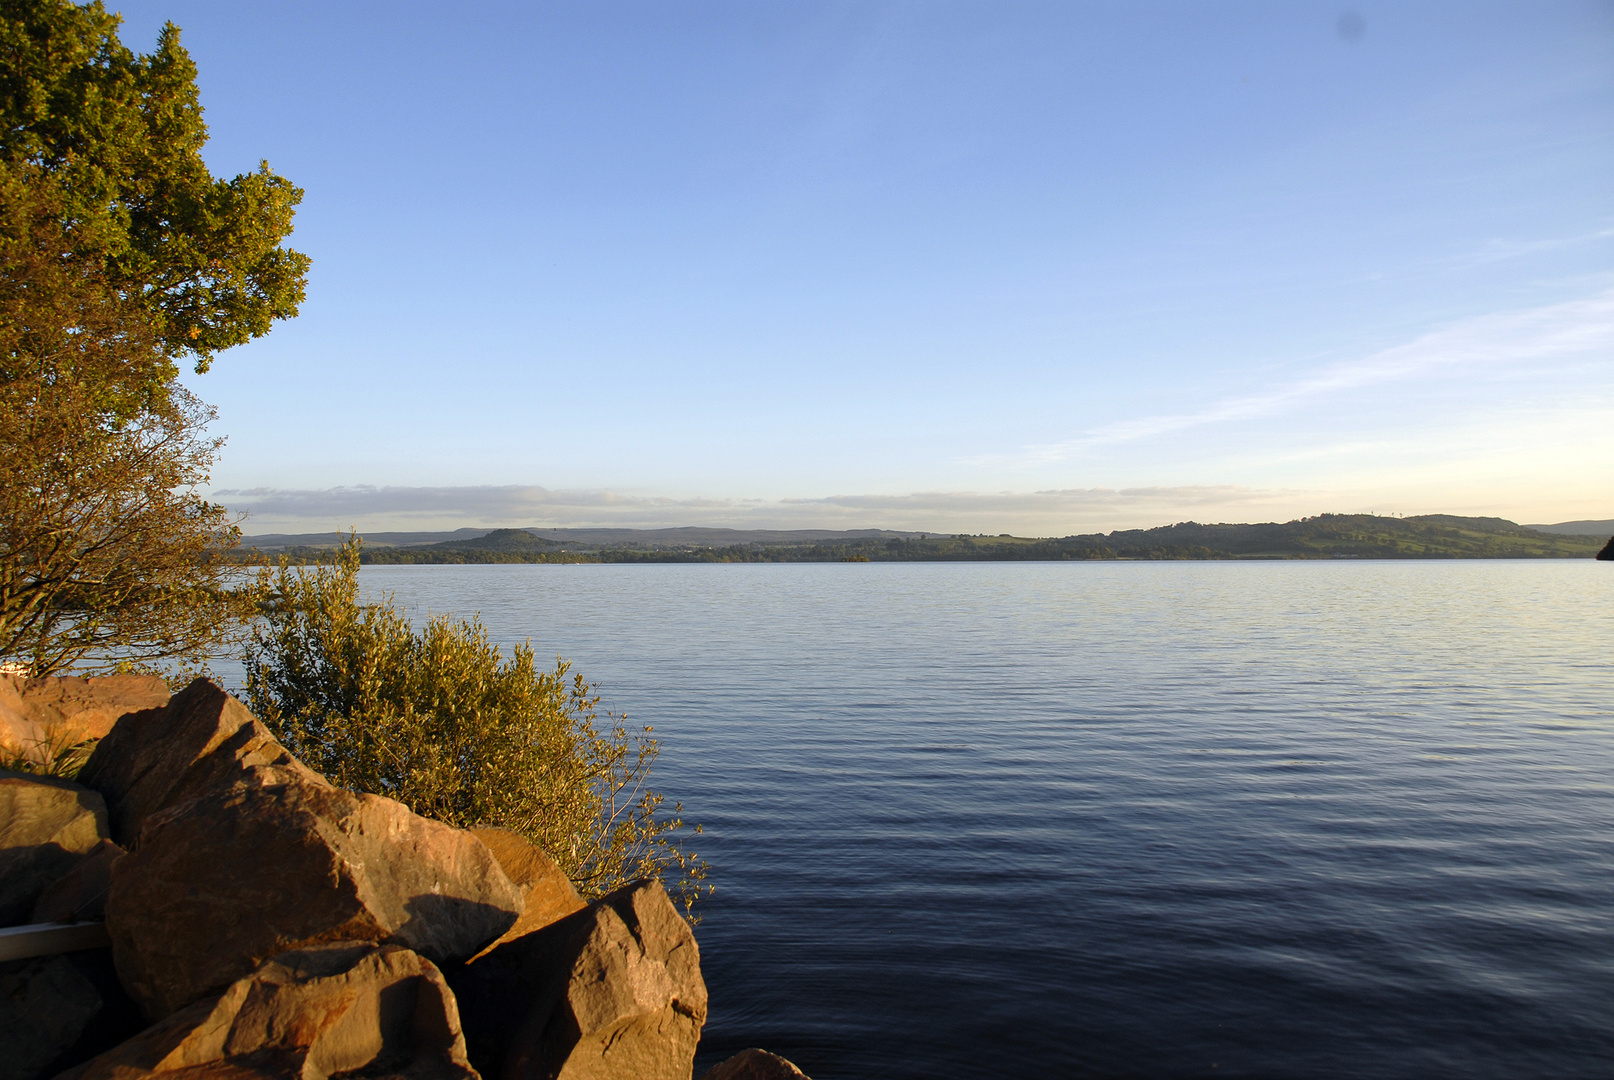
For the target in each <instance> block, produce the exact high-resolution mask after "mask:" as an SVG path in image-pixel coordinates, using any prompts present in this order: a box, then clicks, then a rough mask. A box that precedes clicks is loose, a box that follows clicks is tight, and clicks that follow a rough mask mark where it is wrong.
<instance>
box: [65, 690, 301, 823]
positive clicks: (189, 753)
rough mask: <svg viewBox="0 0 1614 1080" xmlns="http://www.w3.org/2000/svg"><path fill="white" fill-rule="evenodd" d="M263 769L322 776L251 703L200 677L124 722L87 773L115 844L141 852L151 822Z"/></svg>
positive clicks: (85, 780) (86, 782) (101, 745)
mask: <svg viewBox="0 0 1614 1080" xmlns="http://www.w3.org/2000/svg"><path fill="white" fill-rule="evenodd" d="M255 765H275V766H279V767H280V768H283V769H290V770H297V771H301V772H303V773H304V774H306V775H307V776H309V777H315V776H316V775H317V774H315V773H314V772H312V771H311V770H309V769H308V768H307V767H306V766H305V765H303V763H302V762H300V761H298V760H297V759H296V758H295V757H293V756H292V755H291V754H290V753H288V752H287V750H286V748H285V747H283V746H281V745H280V743H278V742H276V741H275V738H274V736H273V735H271V734H270V733H269V729H268V728H266V727H264V726H263V725H262V724H261V723H259V722H258V720H257V718H256V717H254V716H253V715H252V714H251V713H250V712H248V711H247V708H246V706H245V705H242V704H241V703H240V702H239V701H237V700H235V698H233V697H231V696H230V695H229V694H226V693H225V692H224V691H223V690H221V689H219V688H218V687H217V686H215V685H214V684H213V683H211V682H209V681H207V680H206V679H197V680H196V681H195V682H193V683H191V684H190V685H189V686H187V687H186V688H185V689H184V690H181V691H180V692H179V693H178V694H175V695H174V697H173V700H171V701H169V702H168V704H167V705H165V706H164V707H162V708H160V709H148V710H146V711H143V712H137V713H131V714H129V715H126V716H124V717H123V718H122V719H120V720H119V721H118V722H117V724H115V725H114V726H113V728H112V730H111V731H110V732H108V733H107V735H106V737H105V738H103V739H102V740H101V741H100V743H99V744H98V745H97V746H96V748H95V752H94V753H93V754H91V755H90V759H89V760H88V761H87V762H85V763H84V768H83V769H82V770H81V771H80V772H79V776H78V779H79V782H80V783H81V784H84V785H85V786H87V787H91V788H94V789H95V790H96V791H99V792H100V793H101V794H102V795H104V796H105V797H106V801H107V808H108V810H109V811H110V813H111V824H112V839H114V840H116V841H117V842H118V843H119V844H122V845H123V846H124V847H126V848H127V847H133V846H134V843H135V841H136V840H137V839H139V837H140V829H141V826H142V825H143V824H144V822H145V820H146V818H148V817H150V816H151V815H152V814H155V813H156V812H157V811H159V810H161V809H163V808H164V807H166V806H170V805H172V804H174V803H176V802H181V801H183V800H185V799H187V798H190V797H191V796H193V795H197V794H199V793H201V792H202V791H205V790H206V789H208V788H210V787H215V786H218V785H221V784H229V783H232V782H234V781H235V780H238V779H240V777H241V775H242V773H243V772H244V771H245V770H247V769H250V768H252V767H253V766H255Z"/></svg>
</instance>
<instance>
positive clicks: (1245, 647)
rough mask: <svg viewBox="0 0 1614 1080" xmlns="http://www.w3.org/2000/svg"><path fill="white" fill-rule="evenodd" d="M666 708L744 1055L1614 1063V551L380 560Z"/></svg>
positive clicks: (722, 1035)
mask: <svg viewBox="0 0 1614 1080" xmlns="http://www.w3.org/2000/svg"><path fill="white" fill-rule="evenodd" d="M363 580H364V583H365V585H366V587H367V588H385V589H391V590H395V591H396V594H397V597H398V599H399V600H400V601H403V602H404V603H406V604H409V605H412V606H413V607H414V608H415V609H417V610H419V611H424V610H431V611H435V612H443V611H446V612H453V613H457V614H466V615H468V614H471V613H473V612H478V611H479V612H481V614H482V617H483V619H484V620H485V621H486V623H487V624H488V626H489V627H490V628H491V630H492V632H493V635H494V637H495V638H496V639H500V640H504V641H519V640H522V639H525V638H531V639H532V642H533V645H534V646H535V647H536V648H537V650H538V652H539V654H540V655H544V654H551V653H552V654H560V655H564V656H566V657H567V658H569V659H571V660H573V661H574V662H575V664H576V667H577V669H578V670H580V671H582V672H583V673H584V674H585V675H586V676H587V677H589V678H591V679H593V680H595V681H597V682H599V683H600V684H601V687H602V689H603V691H604V693H605V696H606V700H607V703H608V704H610V705H611V706H613V707H615V708H617V709H619V710H626V711H627V712H628V713H629V714H630V715H631V716H632V718H634V719H635V720H637V721H641V722H646V723H650V724H653V725H654V726H655V728H656V732H657V735H658V736H659V737H660V738H661V739H662V740H663V748H664V749H663V754H662V759H661V762H660V764H659V766H658V769H657V774H656V775H657V782H658V786H659V787H661V788H662V789H663V790H665V791H666V792H667V793H668V794H669V795H670V796H671V797H673V798H677V799H681V800H682V801H683V802H684V804H685V810H686V817H687V818H689V819H690V820H697V821H701V822H703V823H704V824H705V826H706V830H707V835H706V836H705V837H704V838H702V840H703V842H702V843H699V844H696V845H695V847H696V850H698V851H699V852H700V853H701V854H702V855H704V856H706V857H707V858H708V859H709V860H710V862H711V863H712V867H713V871H712V880H713V881H714V882H715V883H716V884H717V887H718V892H717V895H716V896H715V897H713V898H712V899H711V900H710V901H708V902H707V903H706V905H705V912H704V914H705V921H704V922H703V924H702V925H701V927H700V929H699V936H700V941H701V948H702V956H703V966H704V970H705V972H706V976H707V980H708V982H709V984H710V988H711V995H712V1011H711V1021H710V1023H709V1025H708V1027H707V1029H706V1036H705V1041H704V1042H703V1045H702V1057H701V1061H700V1066H701V1067H702V1068H704V1067H705V1065H706V1064H708V1063H709V1062H711V1061H715V1060H717V1059H718V1058H720V1057H722V1056H726V1055H727V1054H729V1053H730V1052H732V1051H734V1050H736V1049H738V1048H741V1047H745V1046H753V1045H761V1046H765V1047H768V1048H770V1049H773V1050H775V1051H777V1052H779V1053H782V1054H785V1055H786V1056H788V1057H790V1058H792V1059H794V1060H796V1061H797V1062H799V1063H800V1064H801V1065H802V1066H803V1067H804V1068H805V1069H806V1070H807V1072H808V1073H809V1074H810V1075H812V1076H813V1077H815V1080H834V1078H837V1077H876V1076H877V1077H960V1078H962V1077H989V1076H991V1077H1010V1076H1083V1075H1091V1076H1147V1077H1156V1076H1157V1077H1183V1076H1272V1077H1372V1076H1387V1077H1403V1076H1404V1077H1484V1076H1495V1077H1504V1076H1506V1077H1515V1076H1556V1077H1579V1076H1588V1077H1589V1076H1598V1077H1606V1076H1608V1075H1609V1074H1610V1072H1611V1070H1614V1064H1611V1063H1614V788H1611V777H1614V666H1611V662H1610V649H1611V645H1614V567H1611V566H1608V565H1605V564H1594V563H1591V562H1589V561H1575V562H1530V563H1511V562H1509V563H1497V562H1461V563H1422V562H1386V563H1367V564H1364V563H1351V564H1338V563H1261V564H1231V563H1163V564H1137V563H1132V564H1028V565H1019V564H940V565H893V564H828V565H801V564H795V565H738V566H723V565H712V566H687V565H686V566H466V567H384V568H382V567H376V568H367V569H366V570H365V571H364V577H363Z"/></svg>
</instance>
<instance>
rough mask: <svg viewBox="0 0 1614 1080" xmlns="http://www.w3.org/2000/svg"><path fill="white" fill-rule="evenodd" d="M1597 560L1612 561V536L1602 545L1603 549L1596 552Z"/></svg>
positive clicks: (1613, 539)
mask: <svg viewBox="0 0 1614 1080" xmlns="http://www.w3.org/2000/svg"><path fill="white" fill-rule="evenodd" d="M1597 561H1598V562H1614V536H1611V537H1609V538H1608V543H1606V544H1604V545H1603V550H1602V551H1599V552H1598V553H1597Z"/></svg>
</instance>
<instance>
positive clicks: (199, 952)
mask: <svg viewBox="0 0 1614 1080" xmlns="http://www.w3.org/2000/svg"><path fill="white" fill-rule="evenodd" d="M520 913H521V894H520V892H519V891H518V890H517V889H516V887H515V886H514V885H512V884H511V883H510V879H509V878H507V877H506V876H505V874H504V871H502V870H500V869H499V864H498V862H497V861H495V860H494V858H493V855H492V854H491V853H490V852H489V851H488V849H487V847H486V846H485V845H484V844H482V843H481V842H480V841H478V840H477V839H476V838H475V837H474V836H472V835H470V834H469V833H467V832H465V831H464V830H462V829H456V828H453V827H451V826H448V825H444V824H443V823H441V822H437V821H430V820H428V819H426V818H423V817H419V816H417V815H415V814H413V813H411V812H410V811H409V810H408V808H407V807H405V806H403V805H402V804H401V803H397V802H394V801H392V800H391V799H383V798H381V797H379V796H375V795H356V794H354V793H353V792H350V791H344V790H342V789H340V788H336V787H333V786H332V785H330V784H328V783H326V782H325V781H324V780H323V779H320V778H319V777H317V776H314V775H313V774H311V773H309V772H308V771H307V770H306V769H302V768H301V767H298V768H296V769H283V768H277V767H273V766H254V767H251V768H248V769H246V770H245V772H244V773H243V775H242V778H241V780H240V781H239V782H237V783H235V784H232V785H229V786H226V787H213V788H210V789H208V790H206V791H204V792H203V793H202V794H201V795H199V796H198V797H196V798H194V799H190V800H187V801H185V802H181V803H178V804H177V805H174V806H171V807H169V808H168V809H166V810H164V811H162V812H160V813H157V814H154V815H152V816H150V817H148V818H146V821H145V828H144V829H143V831H142V832H141V835H140V842H139V844H138V845H137V846H136V847H135V849H134V850H133V851H131V852H130V853H129V854H128V855H126V856H124V857H123V858H122V859H119V860H118V861H117V864H116V866H115V867H114V869H113V873H112V888H111V892H110V894H109V895H108V898H107V908H106V921H107V930H108V932H109V933H110V934H111V937H112V946H113V956H114V958H115V959H116V961H117V965H118V973H119V974H120V975H121V976H122V978H123V981H124V985H125V986H126V987H128V989H129V992H130V994H131V996H133V997H134V998H135V1000H136V1001H139V1002H140V1003H141V1005H142V1007H143V1008H145V1010H146V1012H147V1014H148V1015H149V1016H151V1017H152V1018H154V1019H155V1018H157V1017H161V1016H166V1015H167V1014H169V1013H170V1012H173V1011H174V1010H175V1009H179V1008H182V1007H183V1006H186V1005H189V1004H191V1003H192V1002H194V1001H197V1000H199V999H201V998H203V997H206V996H208V995H211V994H216V993H219V992H220V991H221V990H222V989H223V988H224V987H226V986H228V985H229V984H230V983H232V982H234V981H235V980H236V979H239V978H241V977H242V976H244V975H247V974H249V973H251V972H252V971H254V970H256V969H257V967H258V965H259V964H261V963H262V962H263V961H264V960H266V959H268V958H269V957H271V956H274V955H275V954H277V953H280V952H283V951H285V950H288V949H295V948H301V947H305V946H308V945H311V944H313V943H317V942H320V941H331V940H369V941H383V942H392V943H396V944H400V945H405V946H408V947H409V948H412V949H414V950H416V951H417V952H420V953H423V954H425V955H426V956H427V957H428V958H430V959H431V960H432V961H433V962H435V963H439V964H448V963H458V962H461V961H463V960H465V959H466V958H468V957H470V956H473V955H475V953H476V952H477V950H479V949H480V948H482V946H483V945H485V944H487V943H488V942H489V941H492V940H493V939H495V938H497V937H498V936H499V935H500V934H501V933H503V932H504V931H505V930H506V929H507V928H508V927H509V926H510V925H511V924H512V923H514V922H515V920H516V918H517V916H518V915H519V914H520Z"/></svg>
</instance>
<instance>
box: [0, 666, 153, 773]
mask: <svg viewBox="0 0 1614 1080" xmlns="http://www.w3.org/2000/svg"><path fill="white" fill-rule="evenodd" d="M167 702H168V684H167V683H165V682H163V681H162V679H160V678H158V677H157V676H155V675H107V676H104V677H98V678H77V677H72V676H66V677H60V678H43V679H30V678H28V677H27V676H24V675H14V674H4V675H0V747H3V748H4V749H5V750H7V751H8V752H10V753H22V754H27V755H28V756H30V757H33V758H34V759H35V760H37V761H43V760H44V757H43V752H44V751H45V750H46V749H47V748H50V747H56V748H64V747H68V746H73V745H75V744H77V743H81V742H84V741H86V740H88V739H99V738H101V737H102V736H103V735H105V734H106V733H107V732H108V731H110V730H112V725H113V724H114V723H116V722H117V720H118V718H119V717H121V716H123V715H124V714H125V713H131V712H137V711H139V710H141V709H154V708H158V707H160V706H162V705H165V704H167Z"/></svg>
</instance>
